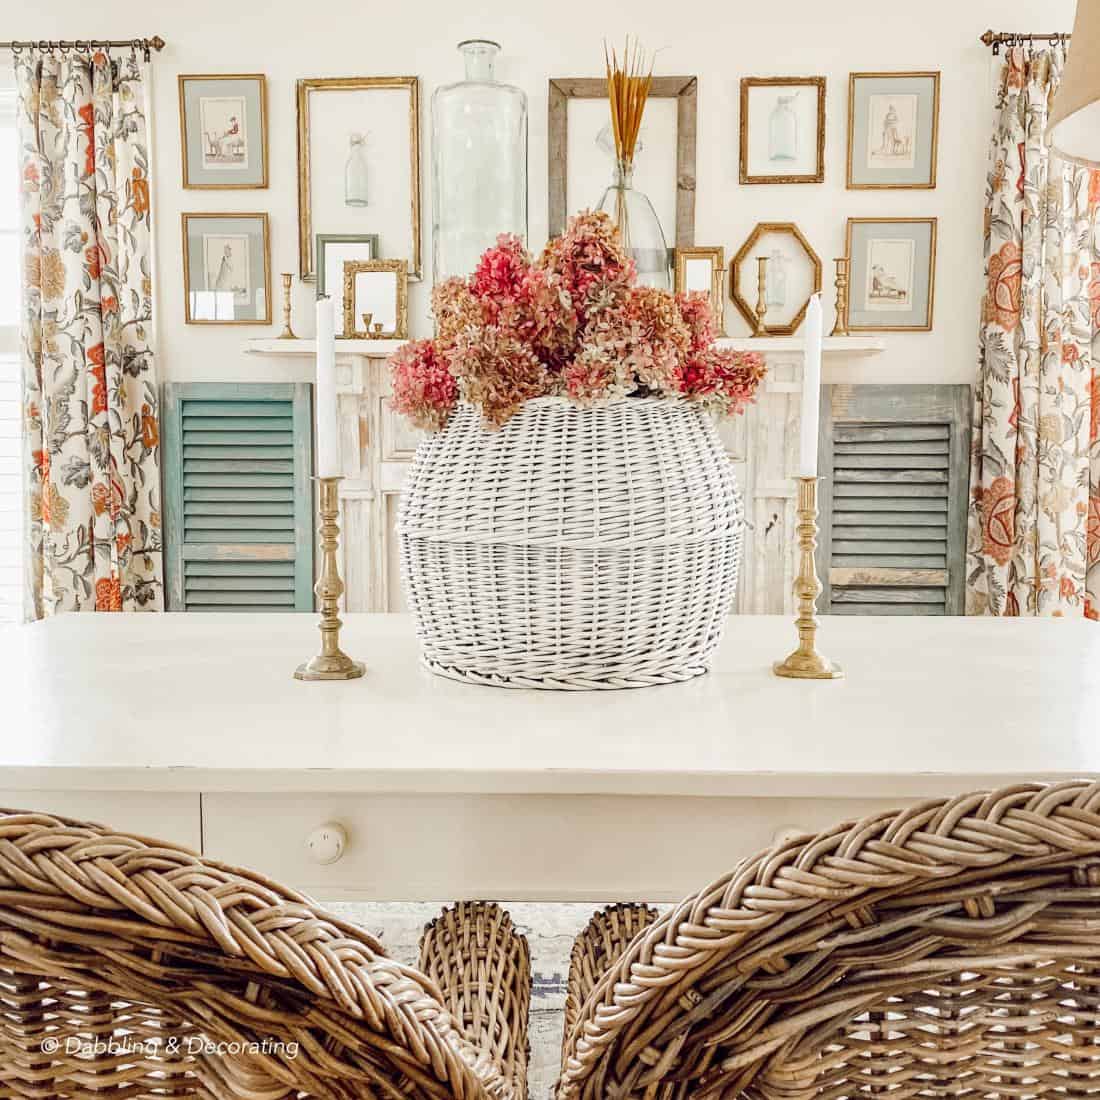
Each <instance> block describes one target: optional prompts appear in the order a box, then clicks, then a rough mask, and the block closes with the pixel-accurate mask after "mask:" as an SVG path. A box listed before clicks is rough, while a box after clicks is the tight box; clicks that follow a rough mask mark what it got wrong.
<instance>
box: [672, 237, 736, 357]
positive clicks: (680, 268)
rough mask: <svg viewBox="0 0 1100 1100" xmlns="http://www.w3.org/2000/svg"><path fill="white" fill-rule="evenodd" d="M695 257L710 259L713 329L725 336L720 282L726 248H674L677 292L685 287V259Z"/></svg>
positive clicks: (723, 273)
mask: <svg viewBox="0 0 1100 1100" xmlns="http://www.w3.org/2000/svg"><path fill="white" fill-rule="evenodd" d="M697 259H704V260H706V259H709V260H710V266H711V282H710V300H711V305H712V306H713V307H714V324H715V331H716V332H717V334H718V335H719V336H725V335H726V318H725V309H724V306H725V296H724V295H723V293H722V282H723V280H724V279H725V277H726V250H725V249H724V248H723V247H722V246H721V245H718V246H716V247H714V248H708V247H704V246H700V247H698V248H678V249H676V279H675V283H674V288H675V290H676V293H677V294H680V293H682V292H683V291H684V290H685V289H686V288H685V285H684V280H685V274H686V261H687V260H697Z"/></svg>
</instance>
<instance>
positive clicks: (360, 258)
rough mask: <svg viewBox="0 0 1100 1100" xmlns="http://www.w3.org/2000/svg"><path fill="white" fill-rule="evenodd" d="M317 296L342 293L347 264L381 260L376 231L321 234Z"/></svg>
mask: <svg viewBox="0 0 1100 1100" xmlns="http://www.w3.org/2000/svg"><path fill="white" fill-rule="evenodd" d="M314 254H315V256H316V262H317V297H318V298H320V297H321V296H322V295H323V294H342V293H343V286H344V263H345V261H347V260H355V261H357V262H359V263H368V262H370V261H371V260H377V259H378V234H377V233H358V234H357V233H318V234H317V243H316V250H315V253H314Z"/></svg>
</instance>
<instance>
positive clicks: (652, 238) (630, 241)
mask: <svg viewBox="0 0 1100 1100" xmlns="http://www.w3.org/2000/svg"><path fill="white" fill-rule="evenodd" d="M596 209H597V210H602V211H603V212H604V213H606V214H609V215H610V216H611V220H612V221H613V222H614V223H615V224H616V225H617V226H618V227H619V233H620V234H621V236H622V240H623V247H624V248H625V249H626V250H627V252H629V253H630V255H631V256H632V257H633V259H634V266H635V267H636V268H637V269H638V282H639V283H640V284H641V285H642V286H655V287H660V288H661V289H662V290H671V289H672V255H671V252H670V250H669V247H668V244H667V242H666V241H665V234H664V231H663V230H662V229H661V222H660V219H659V218H658V217H657V211H656V210H654V209H653V203H651V202H650V201H649V197H648V196H647V195H646V194H645V192H643V191H639V190H638V189H637V188H636V187H635V186H634V166H633V164H631V162H630V161H627V160H616V162H615V175H614V178H613V179H612V181H611V186H610V187H609V188H608V189H607V190H606V191H605V192H604V193H603V198H602V199H600V202H599V205H598V206H597V207H596Z"/></svg>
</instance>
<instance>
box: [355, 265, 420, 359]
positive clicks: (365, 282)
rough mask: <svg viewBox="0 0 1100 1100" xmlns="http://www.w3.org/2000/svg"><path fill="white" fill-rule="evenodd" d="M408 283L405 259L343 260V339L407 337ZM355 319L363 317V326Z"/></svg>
mask: <svg viewBox="0 0 1100 1100" xmlns="http://www.w3.org/2000/svg"><path fill="white" fill-rule="evenodd" d="M408 286H409V265H408V262H407V261H406V260H347V261H345V263H344V332H343V338H344V339H345V340H375V339H389V340H407V339H408V336H409V318H408ZM356 318H362V321H363V328H362V329H359V328H357V327H356Z"/></svg>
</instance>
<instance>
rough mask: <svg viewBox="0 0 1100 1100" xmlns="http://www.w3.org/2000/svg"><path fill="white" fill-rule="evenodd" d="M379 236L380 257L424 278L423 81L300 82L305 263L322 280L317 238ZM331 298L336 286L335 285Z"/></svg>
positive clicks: (307, 274)
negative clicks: (402, 264) (398, 262)
mask: <svg viewBox="0 0 1100 1100" xmlns="http://www.w3.org/2000/svg"><path fill="white" fill-rule="evenodd" d="M316 234H322V235H325V236H328V237H330V238H331V237H333V236H340V237H346V236H355V237H360V238H362V237H364V236H374V237H375V238H377V250H376V252H375V255H376V256H378V255H381V256H388V257H391V258H393V259H402V260H405V261H406V262H407V263H408V265H409V278H411V279H419V278H420V274H421V250H420V81H419V80H418V79H417V78H416V77H415V76H356V77H318V78H316V79H309V80H299V81H298V258H299V261H298V266H299V272H300V275H301V277H302V278H303V279H305V280H309V281H311V280H313V279H314V278H316V275H317V262H316V261H317V258H316V256H315V254H314V243H315V235H316ZM326 288H327V290H328V291H329V293H330V294H331V293H332V292H333V290H334V289H335V288H333V287H330V286H328V285H327V276H326Z"/></svg>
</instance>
